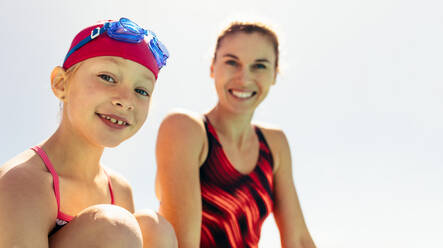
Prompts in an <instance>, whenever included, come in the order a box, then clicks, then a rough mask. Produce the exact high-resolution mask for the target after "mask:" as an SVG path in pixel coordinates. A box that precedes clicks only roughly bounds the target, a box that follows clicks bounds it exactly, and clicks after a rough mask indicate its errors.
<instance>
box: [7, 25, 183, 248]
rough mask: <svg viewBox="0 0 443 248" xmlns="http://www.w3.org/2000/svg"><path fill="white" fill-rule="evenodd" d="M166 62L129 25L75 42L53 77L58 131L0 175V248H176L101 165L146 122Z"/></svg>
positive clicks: (159, 48)
mask: <svg viewBox="0 0 443 248" xmlns="http://www.w3.org/2000/svg"><path fill="white" fill-rule="evenodd" d="M147 35H150V38H151V39H150V40H148V39H145V36H147ZM167 57H168V53H167V50H166V48H165V47H164V46H163V45H161V43H160V42H159V41H158V39H157V37H156V36H155V35H154V34H153V33H152V32H150V31H147V30H145V29H143V28H141V27H139V26H137V24H135V23H133V22H132V21H130V20H129V19H127V18H121V19H120V20H119V21H108V22H105V23H100V24H96V25H93V26H90V27H87V28H85V29H83V30H82V31H81V32H80V33H78V34H77V35H76V37H75V38H74V40H73V42H72V44H71V48H70V50H69V52H68V54H67V55H66V57H65V60H64V63H63V66H62V67H61V66H57V67H55V68H54V70H53V72H52V74H51V87H52V90H53V92H54V94H55V96H56V97H57V98H58V99H59V100H60V101H62V102H63V117H62V121H61V123H60V125H59V127H58V129H57V130H56V131H55V133H54V134H53V135H52V136H51V137H49V139H47V140H46V141H44V142H43V143H42V144H39V145H37V146H35V147H33V148H32V149H30V150H28V151H25V152H23V153H22V154H20V155H18V156H16V157H15V158H13V159H11V160H10V161H8V162H7V163H6V164H5V165H2V166H1V168H0V202H1V203H2V204H0V233H2V235H1V236H0V247H48V245H49V247H122V248H123V247H177V242H176V238H175V234H174V230H173V229H172V227H171V225H170V224H169V223H168V222H167V221H166V220H165V219H164V218H163V217H161V216H160V215H158V214H157V213H155V212H152V211H140V212H137V213H134V202H133V199H132V190H131V187H130V185H129V184H128V183H127V182H126V180H125V179H124V178H122V177H121V176H120V175H119V174H117V173H115V172H112V171H109V170H106V171H105V170H104V168H103V167H102V166H101V165H100V159H101V156H102V154H103V150H104V148H105V147H115V146H117V145H119V144H120V143H121V142H123V141H124V140H126V139H128V138H130V137H131V136H133V135H134V134H135V133H136V132H137V131H138V130H139V129H140V127H141V126H142V125H143V123H144V122H145V120H146V117H147V115H148V110H149V105H150V96H151V94H152V92H153V90H154V85H155V82H156V79H157V76H158V73H159V70H160V68H161V67H162V66H163V65H165V62H166V59H167ZM17 196H23V197H17ZM29 209H32V212H31V211H29ZM35 213H38V214H35Z"/></svg>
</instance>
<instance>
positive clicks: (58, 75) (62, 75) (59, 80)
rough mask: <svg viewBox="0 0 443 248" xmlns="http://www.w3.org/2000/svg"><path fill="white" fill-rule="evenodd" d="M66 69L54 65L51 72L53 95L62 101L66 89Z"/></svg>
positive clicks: (64, 97)
mask: <svg viewBox="0 0 443 248" xmlns="http://www.w3.org/2000/svg"><path fill="white" fill-rule="evenodd" d="M66 79H67V77H66V71H65V69H63V67H60V66H56V67H55V68H54V69H53V70H52V73H51V88H52V92H54V95H55V96H56V97H57V98H58V99H59V100H60V101H62V102H64V101H65V99H66V91H67V80H66Z"/></svg>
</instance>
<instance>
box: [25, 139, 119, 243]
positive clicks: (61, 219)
mask: <svg viewBox="0 0 443 248" xmlns="http://www.w3.org/2000/svg"><path fill="white" fill-rule="evenodd" d="M31 149H32V150H34V151H35V152H36V153H37V154H38V155H39V156H40V158H41V159H42V160H43V162H44V163H45V165H46V168H47V169H48V171H49V172H51V175H52V180H53V184H54V193H55V198H56V200H57V219H56V220H55V227H54V228H53V229H52V231H51V232H50V233H49V235H48V236H51V235H52V234H54V233H55V232H57V231H58V230H60V228H62V227H63V226H64V225H66V224H68V223H69V222H70V221H71V220H72V219H73V218H74V217H72V216H70V215H67V214H65V213H63V212H61V211H60V190H59V184H58V175H57V172H55V170H54V166H53V165H52V163H51V161H50V160H49V158H48V156H47V155H46V153H45V151H43V149H42V148H41V147H39V146H35V147H33V148H31ZM105 174H106V175H107V176H108V186H109V192H110V193H111V204H114V193H113V192H112V185H111V179H110V178H109V175H108V174H107V173H106V171H105Z"/></svg>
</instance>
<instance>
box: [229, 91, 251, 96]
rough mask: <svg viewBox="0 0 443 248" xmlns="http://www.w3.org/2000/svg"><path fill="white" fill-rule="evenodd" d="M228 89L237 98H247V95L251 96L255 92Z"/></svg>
mask: <svg viewBox="0 0 443 248" xmlns="http://www.w3.org/2000/svg"><path fill="white" fill-rule="evenodd" d="M230 91H231V93H232V94H233V95H234V96H236V97H238V98H249V97H251V96H253V95H254V93H255V92H254V91H250V92H244V91H236V90H230Z"/></svg>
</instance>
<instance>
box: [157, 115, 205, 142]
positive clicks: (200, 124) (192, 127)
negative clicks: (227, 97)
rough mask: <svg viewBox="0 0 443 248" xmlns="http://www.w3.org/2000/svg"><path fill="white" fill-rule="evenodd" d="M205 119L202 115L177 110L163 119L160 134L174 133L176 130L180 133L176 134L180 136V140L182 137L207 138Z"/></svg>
mask: <svg viewBox="0 0 443 248" xmlns="http://www.w3.org/2000/svg"><path fill="white" fill-rule="evenodd" d="M204 119H205V117H204V115H202V114H199V113H195V112H191V111H188V110H184V109H175V110H174V111H172V112H170V113H169V114H168V115H167V116H166V117H165V118H164V119H163V121H162V124H161V126H160V132H161V131H168V132H174V130H176V131H178V132H174V134H175V135H178V138H179V137H181V136H184V137H189V136H193V137H195V136H202V137H203V136H205V123H204Z"/></svg>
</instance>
